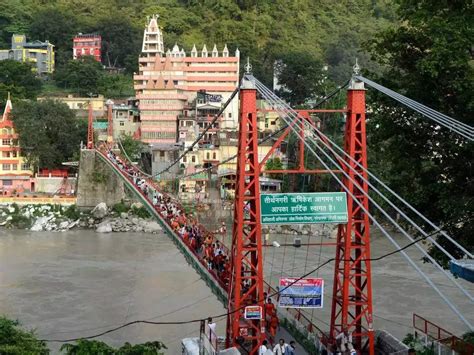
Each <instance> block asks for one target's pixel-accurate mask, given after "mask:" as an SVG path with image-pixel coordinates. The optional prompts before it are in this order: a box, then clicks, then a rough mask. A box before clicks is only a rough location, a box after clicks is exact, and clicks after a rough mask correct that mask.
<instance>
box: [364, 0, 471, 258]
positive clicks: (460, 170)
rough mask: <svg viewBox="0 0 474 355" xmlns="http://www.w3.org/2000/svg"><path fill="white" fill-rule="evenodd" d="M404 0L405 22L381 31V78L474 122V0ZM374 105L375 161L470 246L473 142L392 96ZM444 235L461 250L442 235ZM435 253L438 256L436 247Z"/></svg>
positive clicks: (375, 48)
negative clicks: (473, 43) (440, 125)
mask: <svg viewBox="0 0 474 355" xmlns="http://www.w3.org/2000/svg"><path fill="white" fill-rule="evenodd" d="M398 3H399V5H400V7H399V15H400V18H401V20H402V23H403V25H402V26H401V27H399V28H397V29H391V30H388V31H385V32H383V33H382V34H381V35H380V36H379V37H378V39H377V41H375V42H374V43H373V44H372V54H373V57H374V59H375V60H377V61H378V62H379V63H381V64H383V65H385V68H387V69H386V71H385V72H384V73H383V76H381V77H379V78H378V79H377V80H378V81H379V82H382V83H384V84H385V85H386V86H388V87H390V88H392V89H394V90H397V91H399V92H401V93H402V94H405V95H406V96H408V97H410V98H412V99H415V100H417V101H419V102H421V103H423V104H425V105H427V106H430V107H432V108H434V109H436V110H438V111H440V112H443V113H445V114H447V115H449V116H451V117H454V118H456V119H458V120H460V121H463V122H465V123H468V124H470V125H473V123H474V115H473V113H474V112H473V109H474V98H473V96H472V93H473V92H474V67H473V65H472V63H473V59H474V58H473V54H474V52H473V49H472V41H473V39H474V27H473V26H472V23H473V20H474V18H473V11H474V7H473V5H472V2H471V1H467V0H466V1H434V0H417V1H415V0H398ZM373 105H374V106H376V107H377V110H375V112H374V114H373V115H371V116H370V122H369V124H368V129H369V132H370V135H369V140H370V146H371V151H372V153H373V155H372V157H371V158H372V159H373V161H374V164H373V167H374V168H375V169H377V170H378V174H379V175H381V176H382V177H383V178H384V180H386V181H387V182H388V183H389V185H390V186H392V187H393V188H394V189H395V190H396V191H398V192H400V193H401V194H402V196H404V197H405V198H407V200H408V201H409V202H411V203H413V204H414V205H415V207H417V208H418V209H419V210H421V211H422V212H423V213H424V214H425V215H427V216H428V217H429V218H431V219H432V220H434V221H435V222H437V223H438V224H439V225H441V226H444V228H445V229H446V230H447V231H448V232H449V234H451V235H453V236H455V238H456V239H457V240H458V241H460V242H462V243H464V244H465V245H467V246H468V247H469V248H470V249H471V250H472V249H473V248H474V241H473V239H472V235H473V234H474V224H473V223H472V220H473V219H474V180H473V177H474V169H473V164H474V145H473V143H472V142H467V141H466V140H464V139H463V138H461V137H460V136H458V135H456V134H455V133H451V132H450V131H448V130H447V129H445V128H439V127H437V125H436V124H434V123H432V122H430V121H428V119H425V118H421V117H420V116H418V115H416V114H414V113H413V112H412V111H408V110H407V109H404V108H402V107H400V106H398V105H396V104H394V102H393V101H390V100H387V99H384V98H381V97H377V101H375V102H374V103H373ZM419 222H420V223H422V222H421V221H419ZM440 242H441V243H442V244H443V245H444V246H445V247H446V248H447V249H448V250H450V251H451V252H452V253H454V255H456V256H460V254H456V252H455V248H454V247H453V245H451V243H448V242H446V241H445V239H444V238H443V239H440ZM432 253H433V254H434V255H437V256H439V253H438V252H437V251H435V250H434V249H433V250H432ZM440 260H442V258H441V256H440Z"/></svg>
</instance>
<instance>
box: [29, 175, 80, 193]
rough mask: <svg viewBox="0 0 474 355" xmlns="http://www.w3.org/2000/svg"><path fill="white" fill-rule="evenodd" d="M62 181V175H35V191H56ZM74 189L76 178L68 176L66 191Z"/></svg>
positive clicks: (69, 191)
mask: <svg viewBox="0 0 474 355" xmlns="http://www.w3.org/2000/svg"><path fill="white" fill-rule="evenodd" d="M63 181H64V178H62V177H36V178H35V182H36V185H35V192H44V193H47V194H56V193H58V191H59V189H60V188H61V185H62V183H63ZM75 189H76V178H75V177H68V179H67V188H66V193H73V192H74V190H75Z"/></svg>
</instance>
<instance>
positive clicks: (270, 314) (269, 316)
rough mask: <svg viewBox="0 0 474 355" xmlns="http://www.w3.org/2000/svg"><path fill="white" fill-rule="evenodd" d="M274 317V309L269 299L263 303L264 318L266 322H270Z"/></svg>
mask: <svg viewBox="0 0 474 355" xmlns="http://www.w3.org/2000/svg"><path fill="white" fill-rule="evenodd" d="M273 316H276V308H275V305H274V304H273V302H272V299H271V298H269V299H268V300H267V302H266V303H265V318H266V320H267V322H268V321H271V319H272V317H273Z"/></svg>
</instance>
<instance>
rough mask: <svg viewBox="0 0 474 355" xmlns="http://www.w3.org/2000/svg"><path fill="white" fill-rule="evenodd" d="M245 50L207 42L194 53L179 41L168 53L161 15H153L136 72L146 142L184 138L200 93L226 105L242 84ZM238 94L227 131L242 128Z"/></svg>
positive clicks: (225, 125) (224, 118) (223, 125)
mask: <svg viewBox="0 0 474 355" xmlns="http://www.w3.org/2000/svg"><path fill="white" fill-rule="evenodd" d="M239 61H240V58H239V50H238V49H237V50H236V51H235V55H234V56H229V50H228V49H227V46H224V48H223V49H222V51H220V52H219V51H218V49H217V46H216V45H214V47H213V49H212V51H210V52H209V51H208V50H207V47H206V45H204V46H203V48H202V50H201V51H199V52H198V51H197V49H196V46H195V45H194V46H193V48H192V50H191V52H190V55H187V54H186V52H185V51H184V49H183V48H181V49H180V48H179V47H178V45H177V44H175V45H174V47H173V48H172V49H171V50H169V49H168V50H167V51H166V52H165V50H164V46H163V35H162V31H161V29H160V28H159V26H158V16H152V17H151V18H149V19H148V21H147V25H146V28H145V31H144V36H143V47H142V55H141V57H140V58H139V72H138V74H135V75H134V86H135V91H136V97H137V99H138V100H139V110H140V119H141V126H140V136H141V137H140V138H141V140H142V141H144V142H146V143H174V142H177V141H178V138H179V136H178V128H179V127H178V122H179V120H180V119H181V120H182V119H183V118H186V117H191V116H192V115H193V114H195V112H194V111H195V110H196V107H197V102H196V98H197V93H198V92H201V93H202V92H205V93H206V94H208V95H209V97H213V98H215V99H214V101H213V103H212V104H213V105H214V106H215V107H216V108H218V109H219V108H220V107H222V105H223V104H224V103H225V102H226V101H227V99H228V98H229V97H230V95H231V94H232V92H233V91H234V90H235V89H236V87H237V86H238V82H239ZM237 101H238V100H237V98H236V99H234V100H233V102H232V103H231V105H229V107H228V108H227V109H226V110H225V112H224V114H223V116H222V118H221V119H220V122H219V127H220V128H221V129H226V128H227V129H233V128H234V129H235V127H236V126H237V112H238V102H237Z"/></svg>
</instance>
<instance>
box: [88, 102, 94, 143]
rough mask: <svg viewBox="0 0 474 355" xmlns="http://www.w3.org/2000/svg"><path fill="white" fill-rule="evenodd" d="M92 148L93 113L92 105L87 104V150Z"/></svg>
mask: <svg viewBox="0 0 474 355" xmlns="http://www.w3.org/2000/svg"><path fill="white" fill-rule="evenodd" d="M93 148H94V113H93V111H92V103H90V102H89V117H88V121H87V149H93Z"/></svg>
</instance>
